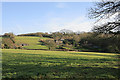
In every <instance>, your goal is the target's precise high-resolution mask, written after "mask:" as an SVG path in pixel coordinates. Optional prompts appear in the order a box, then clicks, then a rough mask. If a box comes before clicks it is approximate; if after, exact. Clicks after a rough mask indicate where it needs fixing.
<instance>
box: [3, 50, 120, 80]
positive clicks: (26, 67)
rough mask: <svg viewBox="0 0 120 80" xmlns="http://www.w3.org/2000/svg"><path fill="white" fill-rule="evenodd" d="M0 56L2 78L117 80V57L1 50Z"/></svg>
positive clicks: (65, 52) (107, 54)
mask: <svg viewBox="0 0 120 80" xmlns="http://www.w3.org/2000/svg"><path fill="white" fill-rule="evenodd" d="M2 56H3V57H2V62H3V64H2V66H3V70H2V75H3V76H2V77H3V78H34V79H37V78H90V79H93V78H94V79H95V78H113V79H114V80H117V79H118V78H120V77H119V67H120V64H118V62H120V59H119V58H118V57H119V56H120V54H114V53H96V52H68V51H43V50H15V49H3V50H2Z"/></svg>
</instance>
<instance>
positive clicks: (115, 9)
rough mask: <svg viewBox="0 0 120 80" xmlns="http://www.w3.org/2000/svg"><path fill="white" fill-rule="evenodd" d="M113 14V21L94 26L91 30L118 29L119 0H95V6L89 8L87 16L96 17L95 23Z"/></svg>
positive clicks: (105, 30) (119, 20)
mask: <svg viewBox="0 0 120 80" xmlns="http://www.w3.org/2000/svg"><path fill="white" fill-rule="evenodd" d="M116 14H117V15H116ZM113 15H115V18H114V22H107V23H105V24H102V25H100V26H94V28H93V31H95V32H96V31H97V32H105V33H108V32H111V31H113V32H118V31H120V0H102V2H97V3H96V4H95V7H94V8H91V9H90V11H89V18H91V19H94V18H95V19H97V21H96V23H97V22H99V21H100V20H102V19H109V18H110V17H111V16H113Z"/></svg>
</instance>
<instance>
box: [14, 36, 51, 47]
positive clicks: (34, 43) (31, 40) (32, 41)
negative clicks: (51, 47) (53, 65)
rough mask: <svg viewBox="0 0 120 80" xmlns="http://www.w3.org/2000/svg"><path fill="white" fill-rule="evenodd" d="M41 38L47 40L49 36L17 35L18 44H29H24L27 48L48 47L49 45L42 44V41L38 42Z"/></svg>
mask: <svg viewBox="0 0 120 80" xmlns="http://www.w3.org/2000/svg"><path fill="white" fill-rule="evenodd" d="M40 39H43V40H46V39H49V38H44V37H31V36H30V37H29V36H16V37H15V40H16V44H21V43H25V44H29V45H28V46H24V48H25V49H48V47H47V46H44V45H40V42H38V41H39V40H40Z"/></svg>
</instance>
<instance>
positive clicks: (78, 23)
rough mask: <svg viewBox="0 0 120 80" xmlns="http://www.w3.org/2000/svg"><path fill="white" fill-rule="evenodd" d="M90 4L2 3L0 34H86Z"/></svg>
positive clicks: (88, 29)
mask: <svg viewBox="0 0 120 80" xmlns="http://www.w3.org/2000/svg"><path fill="white" fill-rule="evenodd" d="M92 6H93V2H3V4H2V14H3V15H2V23H3V24H2V34H4V33H6V32H13V33H14V34H21V33H31V32H54V31H59V30H61V29H69V30H72V31H87V32H88V31H90V30H91V27H92V23H93V21H92V20H90V19H88V17H87V15H88V9H89V8H90V7H92Z"/></svg>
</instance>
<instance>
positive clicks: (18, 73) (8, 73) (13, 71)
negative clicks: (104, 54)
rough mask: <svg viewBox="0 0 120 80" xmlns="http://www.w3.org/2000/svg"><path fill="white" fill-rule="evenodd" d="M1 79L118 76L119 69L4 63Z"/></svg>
mask: <svg viewBox="0 0 120 80" xmlns="http://www.w3.org/2000/svg"><path fill="white" fill-rule="evenodd" d="M3 68H4V69H3V72H2V74H3V79H8V78H15V79H19V78H23V79H25V78H30V79H38V78H81V79H82V78H83V79H84V78H88V79H92V78H94V79H95V78H115V79H117V78H120V77H119V71H120V69H116V68H107V67H104V68H100V67H84V66H81V65H79V66H77V67H72V66H68V67H67V66H66V64H61V65H54V66H49V67H46V66H42V64H36V65H34V64H33V65H32V64H21V65H4V64H3Z"/></svg>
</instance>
